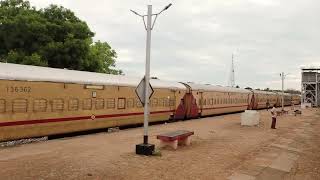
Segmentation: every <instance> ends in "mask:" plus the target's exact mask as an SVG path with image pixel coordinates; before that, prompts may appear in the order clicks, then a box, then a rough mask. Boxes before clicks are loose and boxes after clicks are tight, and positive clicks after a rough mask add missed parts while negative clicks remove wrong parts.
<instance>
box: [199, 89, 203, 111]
mask: <svg viewBox="0 0 320 180" xmlns="http://www.w3.org/2000/svg"><path fill="white" fill-rule="evenodd" d="M198 98H199V101H198V102H199V116H202V110H203V92H202V91H201V92H199V97H198Z"/></svg>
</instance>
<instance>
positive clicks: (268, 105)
mask: <svg viewBox="0 0 320 180" xmlns="http://www.w3.org/2000/svg"><path fill="white" fill-rule="evenodd" d="M266 106H267V111H269V107H270V103H269V99H268V100H267V103H266Z"/></svg>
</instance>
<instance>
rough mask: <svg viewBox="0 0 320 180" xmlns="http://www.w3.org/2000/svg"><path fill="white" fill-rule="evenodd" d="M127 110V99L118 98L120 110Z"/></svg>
mask: <svg viewBox="0 0 320 180" xmlns="http://www.w3.org/2000/svg"><path fill="white" fill-rule="evenodd" d="M125 108H126V98H118V109H125Z"/></svg>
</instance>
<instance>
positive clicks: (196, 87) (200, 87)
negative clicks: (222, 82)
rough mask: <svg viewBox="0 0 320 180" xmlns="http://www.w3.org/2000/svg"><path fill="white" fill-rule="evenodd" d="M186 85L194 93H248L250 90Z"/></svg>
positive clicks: (193, 84)
mask: <svg viewBox="0 0 320 180" xmlns="http://www.w3.org/2000/svg"><path fill="white" fill-rule="evenodd" d="M187 85H188V86H190V87H191V89H192V90H195V91H216V92H237V93H250V90H246V89H240V88H232V87H222V86H214V85H207V84H195V83H187Z"/></svg>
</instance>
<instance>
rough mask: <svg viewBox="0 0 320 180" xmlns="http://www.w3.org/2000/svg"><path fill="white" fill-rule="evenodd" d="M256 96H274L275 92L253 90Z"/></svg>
mask: <svg viewBox="0 0 320 180" xmlns="http://www.w3.org/2000/svg"><path fill="white" fill-rule="evenodd" d="M253 92H254V93H256V94H270V95H276V94H277V93H276V92H270V91H261V90H253Z"/></svg>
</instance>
